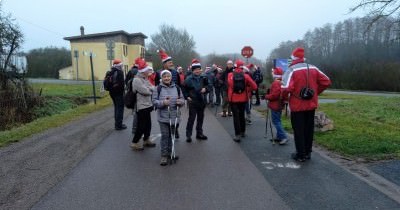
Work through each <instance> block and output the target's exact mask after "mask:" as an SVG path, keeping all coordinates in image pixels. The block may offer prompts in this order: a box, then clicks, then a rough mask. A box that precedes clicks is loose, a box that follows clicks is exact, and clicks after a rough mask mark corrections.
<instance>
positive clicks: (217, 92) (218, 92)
mask: <svg viewBox="0 0 400 210" xmlns="http://www.w3.org/2000/svg"><path fill="white" fill-rule="evenodd" d="M221 98H222V92H221V88H215V103H216V104H218V105H221Z"/></svg>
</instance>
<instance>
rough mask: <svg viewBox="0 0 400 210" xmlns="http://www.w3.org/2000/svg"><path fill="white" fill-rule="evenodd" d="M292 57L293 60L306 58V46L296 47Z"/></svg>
mask: <svg viewBox="0 0 400 210" xmlns="http://www.w3.org/2000/svg"><path fill="white" fill-rule="evenodd" d="M290 58H291V59H292V60H299V59H304V48H302V47H297V48H296V49H294V50H293V52H292V55H290Z"/></svg>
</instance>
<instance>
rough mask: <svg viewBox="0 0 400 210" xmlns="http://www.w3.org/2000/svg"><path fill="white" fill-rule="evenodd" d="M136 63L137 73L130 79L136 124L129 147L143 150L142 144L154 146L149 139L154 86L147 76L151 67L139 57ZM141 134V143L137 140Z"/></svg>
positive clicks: (150, 72) (151, 70)
mask: <svg viewBox="0 0 400 210" xmlns="http://www.w3.org/2000/svg"><path fill="white" fill-rule="evenodd" d="M137 63H138V75H137V76H136V77H135V78H134V79H133V81H132V90H133V91H134V92H136V107H135V109H136V114H137V121H138V125H137V128H136V132H135V135H134V136H133V139H132V144H131V148H132V149H133V150H143V146H146V147H155V146H156V144H155V143H154V142H153V141H152V140H151V139H150V132H151V116H150V113H151V111H153V103H152V101H151V95H152V94H153V92H154V89H155V87H154V86H153V85H151V84H150V82H149V80H148V77H149V76H150V75H151V74H152V73H153V69H152V68H151V67H150V66H148V65H147V64H146V61H145V60H144V59H143V58H141V59H139V60H138V61H137ZM142 136H143V145H141V144H140V143H139V140H140V139H141V138H142Z"/></svg>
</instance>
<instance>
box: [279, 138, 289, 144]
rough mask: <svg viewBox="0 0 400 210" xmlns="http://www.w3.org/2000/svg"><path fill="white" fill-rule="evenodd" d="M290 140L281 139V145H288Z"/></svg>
mask: <svg viewBox="0 0 400 210" xmlns="http://www.w3.org/2000/svg"><path fill="white" fill-rule="evenodd" d="M288 141H289V140H288V139H281V141H280V142H279V144H280V145H285V144H287V143H288Z"/></svg>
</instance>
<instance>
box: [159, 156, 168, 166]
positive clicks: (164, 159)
mask: <svg viewBox="0 0 400 210" xmlns="http://www.w3.org/2000/svg"><path fill="white" fill-rule="evenodd" d="M160 165H161V166H166V165H168V158H167V157H165V156H162V157H161V161H160Z"/></svg>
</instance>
